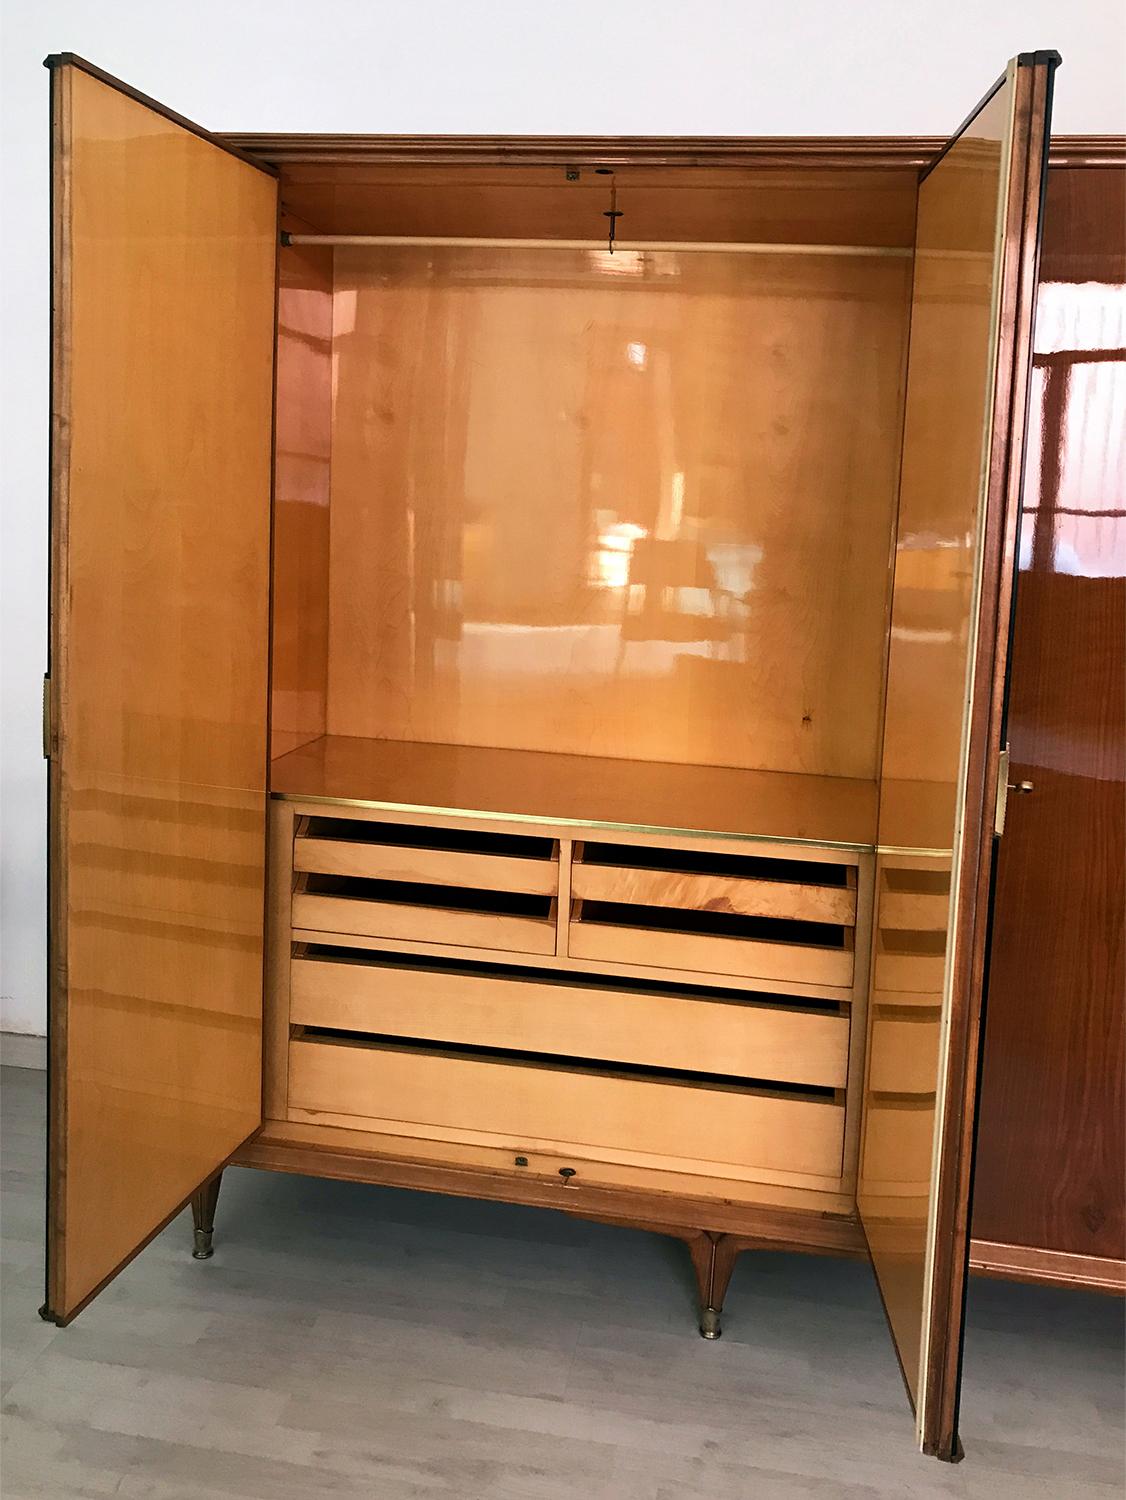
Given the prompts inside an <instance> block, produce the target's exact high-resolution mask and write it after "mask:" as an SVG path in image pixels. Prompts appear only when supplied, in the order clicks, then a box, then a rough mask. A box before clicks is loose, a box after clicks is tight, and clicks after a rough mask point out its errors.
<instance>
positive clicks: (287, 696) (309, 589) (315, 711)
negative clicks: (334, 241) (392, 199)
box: [270, 218, 332, 755]
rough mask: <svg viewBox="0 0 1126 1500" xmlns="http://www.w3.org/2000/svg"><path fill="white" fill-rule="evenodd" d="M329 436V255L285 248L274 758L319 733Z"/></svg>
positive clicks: (292, 224) (293, 223) (294, 224)
mask: <svg viewBox="0 0 1126 1500" xmlns="http://www.w3.org/2000/svg"><path fill="white" fill-rule="evenodd" d="M284 224H285V227H286V228H287V229H289V230H299V229H302V228H304V227H305V226H304V225H302V224H301V223H300V221H298V220H293V219H291V218H287V219H286V220H285V221H284ZM331 435H332V251H331V250H325V249H318V248H316V247H314V246H300V247H287V248H286V249H284V250H281V251H280V252H279V257H278V393H277V414H276V426H275V435H274V441H275V445H276V452H277V458H276V467H275V471H274V610H273V644H272V650H273V662H272V673H271V678H270V690H271V714H270V753H271V754H272V755H284V754H285V753H286V752H287V751H289V750H293V749H294V748H295V747H296V746H298V745H303V744H305V743H307V742H308V741H309V740H311V739H315V738H316V737H317V736H318V735H322V734H324V732H325V724H326V712H327V689H328V540H329V538H328V501H329V462H330V458H331V448H332V444H331Z"/></svg>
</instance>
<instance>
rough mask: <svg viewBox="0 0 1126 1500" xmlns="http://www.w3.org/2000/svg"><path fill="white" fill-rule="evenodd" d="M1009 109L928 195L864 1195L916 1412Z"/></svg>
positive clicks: (899, 571) (899, 556) (892, 674)
mask: <svg viewBox="0 0 1126 1500" xmlns="http://www.w3.org/2000/svg"><path fill="white" fill-rule="evenodd" d="M1012 102H1013V101H1012V90H1011V87H1009V86H1006V87H1004V88H1002V89H1001V90H1000V91H999V92H998V93H996V94H995V95H994V96H993V98H992V99H991V101H990V102H989V103H988V104H987V105H986V106H985V108H984V109H983V110H982V112H981V113H980V114H979V116H978V117H977V119H976V120H975V121H974V122H973V123H972V124H971V126H970V127H969V128H968V129H967V131H966V133H965V134H964V135H963V136H962V137H960V138H959V140H958V141H957V142H956V143H955V144H954V145H953V146H952V147H951V149H950V150H949V152H948V153H947V154H946V156H945V157H944V158H943V159H942V161H941V162H940V163H939V164H938V166H937V167H936V168H935V169H934V171H933V172H932V173H931V174H930V175H929V176H928V177H927V178H926V179H925V181H924V182H923V183H922V185H921V188H920V193H919V222H918V235H917V245H916V261H915V285H914V293H913V301H912V321H911V346H910V355H909V360H908V377H907V411H906V423H905V429H904V449H903V475H902V481H901V488H900V502H899V520H898V529H897V534H896V549H895V581H894V589H893V602H892V622H891V643H890V655H889V663H888V684H887V706H886V716H885V728H884V749H883V767H882V775H881V783H880V812H879V837H878V849H877V869H876V909H875V929H874V931H875V937H874V944H875V946H874V953H873V968H872V1000H873V1003H872V1005H871V1006H870V1008H869V1064H868V1067H869V1071H868V1083H867V1089H866V1097H865V1127H864V1135H863V1141H862V1147H861V1166H860V1184H859V1192H858V1198H859V1204H860V1210H861V1215H862V1219H863V1223H864V1227H865V1231H866V1233H867V1236H868V1242H869V1246H870V1248H871V1252H872V1259H873V1262H874V1264H875V1268H876V1274H877V1277H878V1279H879V1283H880V1288H881V1291H882V1293H883V1297H884V1302H885V1304H886V1307H887V1311H888V1316H889V1318H890V1321H891V1324H892V1330H893V1333H894V1336H895V1339H896V1343H897V1346H898V1348H899V1352H900V1356H901V1359H902V1363H903V1369H904V1375H905V1377H906V1380H907V1384H908V1387H909V1389H910V1391H911V1394H912V1397H913V1398H915V1399H916V1400H917V1399H918V1396H919V1391H920V1381H921V1371H920V1365H921V1358H922V1352H923V1351H922V1344H921V1339H922V1331H923V1326H924V1321H925V1303H926V1293H927V1288H926V1258H927V1240H928V1217H929V1210H930V1201H931V1184H932V1166H933V1152H934V1138H935V1117H936V1097H937V1090H938V1085H939V1072H940V1065H941V1035H942V1001H943V990H944V984H945V982H946V978H947V975H948V971H949V964H950V958H951V951H950V950H951V944H950V942H949V933H948V923H949V911H950V877H951V868H952V859H953V850H954V846H955V841H956V839H957V838H958V836H959V827H958V823H959V808H958V803H959V789H960V781H961V777H962V754H963V751H962V743H963V737H964V733H965V728H966V724H965V720H966V701H967V673H968V669H969V662H970V653H971V650H972V643H973V634H974V612H975V604H976V589H977V585H978V578H979V576H980V568H981V558H980V540H981V526H982V506H983V501H984V499H985V493H984V486H983V478H982V476H983V472H984V469H985V467H986V466H987V464H988V440H987V432H986V409H987V396H988V392H989V387H990V382H991V378H992V374H993V364H994V354H995V343H996V317H995V312H994V304H995V298H996V295H997V289H996V277H997V273H998V257H997V245H998V216H999V214H1000V213H1001V211H1002V208H1003V197H1002V191H1001V190H1002V183H1003V174H1004V173H1005V170H1006V161H1005V158H1006V151H1005V147H1004V144H1003V143H1004V140H1005V138H1006V137H1007V136H1008V133H1009V128H1010V115H1011V111H1012Z"/></svg>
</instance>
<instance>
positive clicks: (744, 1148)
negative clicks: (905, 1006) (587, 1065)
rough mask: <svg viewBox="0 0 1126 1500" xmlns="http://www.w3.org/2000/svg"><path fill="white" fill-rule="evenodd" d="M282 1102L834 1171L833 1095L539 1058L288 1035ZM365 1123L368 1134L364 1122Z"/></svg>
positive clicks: (306, 1112) (294, 1107)
mask: <svg viewBox="0 0 1126 1500" xmlns="http://www.w3.org/2000/svg"><path fill="white" fill-rule="evenodd" d="M289 1105H290V1110H291V1111H296V1112H297V1115H298V1117H299V1118H309V1117H312V1116H315V1115H316V1114H317V1113H326V1114H331V1115H335V1116H339V1115H341V1114H347V1115H351V1116H354V1117H356V1119H357V1122H360V1121H368V1122H370V1121H380V1122H383V1123H384V1124H385V1126H389V1125H390V1124H391V1123H394V1124H395V1125H396V1127H398V1129H399V1133H405V1134H409V1133H410V1131H409V1127H410V1126H411V1125H412V1124H413V1125H416V1126H420V1127H421V1126H438V1127H442V1128H444V1129H451V1130H467V1131H487V1132H491V1133H493V1134H498V1135H506V1136H509V1137H510V1138H512V1139H513V1140H514V1141H515V1142H517V1143H519V1142H520V1141H525V1142H529V1143H530V1142H532V1141H537V1140H538V1141H555V1142H561V1143H566V1144H568V1145H572V1146H576V1147H578V1146H582V1145H587V1146H592V1147H600V1148H604V1149H612V1150H617V1151H623V1152H626V1151H629V1152H641V1153H646V1154H648V1155H651V1156H654V1157H661V1158H666V1159H667V1160H669V1161H670V1162H671V1161H677V1162H684V1161H692V1162H696V1163H708V1162H712V1163H716V1164H717V1165H724V1164H727V1165H731V1166H733V1167H744V1168H758V1169H760V1170H764V1171H767V1170H769V1171H782V1172H793V1173H805V1174H811V1175H816V1176H819V1177H834V1176H839V1174H840V1170H841V1157H842V1148H843V1137H844V1107H843V1105H841V1104H839V1103H837V1102H836V1099H835V1098H834V1096H832V1095H829V1096H827V1097H825V1098H823V1099H822V1098H810V1097H808V1096H802V1095H797V1094H791V1095H788V1094H785V1093H781V1092H773V1093H771V1092H767V1091H757V1090H750V1089H744V1088H734V1087H713V1086H705V1085H702V1084H693V1083H689V1082H685V1081H676V1082H666V1081H664V1080H654V1079H650V1078H635V1077H630V1076H629V1075H628V1074H610V1073H602V1072H596V1071H593V1070H592V1071H590V1072H587V1071H584V1070H582V1069H580V1068H553V1067H549V1066H546V1065H544V1064H542V1063H539V1062H534V1063H533V1062H523V1061H512V1060H507V1059H501V1058H496V1059H493V1058H488V1057H485V1056H482V1055H478V1056H463V1055H458V1054H456V1053H450V1052H444V1053H443V1052H430V1051H423V1050H419V1049H414V1048H407V1047H398V1046H379V1045H371V1044H366V1043H360V1042H341V1041H337V1042H326V1041H314V1040H302V1039H295V1040H294V1041H293V1043H292V1045H291V1047H290V1072H289ZM369 1128H370V1127H369Z"/></svg>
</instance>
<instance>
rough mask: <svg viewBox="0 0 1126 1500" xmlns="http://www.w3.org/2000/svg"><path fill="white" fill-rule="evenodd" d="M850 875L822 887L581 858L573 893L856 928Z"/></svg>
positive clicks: (853, 884)
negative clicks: (594, 862) (599, 862)
mask: <svg viewBox="0 0 1126 1500" xmlns="http://www.w3.org/2000/svg"><path fill="white" fill-rule="evenodd" d="M762 863H765V861H762ZM809 869H810V871H811V874H815V873H816V870H817V866H816V865H814V864H811V865H810V866H809ZM849 873H850V874H851V875H853V877H854V878H853V879H852V880H851V882H850V883H848V884H845V885H818V884H816V883H815V882H814V881H813V880H812V879H811V880H810V881H809V882H808V883H798V882H795V881H791V880H768V879H758V880H755V879H744V878H740V877H733V876H729V875H722V874H698V873H694V872H692V871H675V870H661V869H644V868H633V869H631V868H628V867H625V866H620V865H613V864H591V863H589V862H588V861H587V860H586V859H577V860H576V861H575V864H574V867H573V869H572V872H571V894H572V895H573V896H577V897H580V898H585V899H587V900H589V901H614V902H621V903H624V904H629V905H636V906H665V907H672V908H679V909H681V910H684V911H705V912H726V913H728V914H730V915H732V916H746V917H774V918H781V919H784V920H790V921H796V922H828V923H835V924H838V925H841V926H848V927H854V926H855V925H856V881H855V871H850V872H849Z"/></svg>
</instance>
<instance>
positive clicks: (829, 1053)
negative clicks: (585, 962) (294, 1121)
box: [290, 950, 849, 1088]
mask: <svg viewBox="0 0 1126 1500" xmlns="http://www.w3.org/2000/svg"><path fill="white" fill-rule="evenodd" d="M290 1019H291V1020H292V1021H293V1022H294V1023H295V1024H298V1025H304V1026H316V1027H326V1028H332V1029H335V1030H338V1031H363V1032H369V1033H378V1034H382V1035H385V1036H401V1037H414V1038H426V1039H427V1040H429V1041H436V1042H456V1043H463V1044H471V1045H477V1046H483V1047H489V1048H493V1049H516V1050H520V1051H529V1052H544V1053H557V1054H560V1055H563V1056H570V1057H586V1058H594V1059H599V1060H604V1061H613V1062H623V1063H635V1064H643V1065H648V1066H653V1067H661V1068H672V1069H676V1070H680V1071H685V1072H700V1073H716V1074H727V1075H733V1076H736V1077H740V1078H755V1079H769V1080H771V1081H775V1082H780V1083H798V1084H805V1085H811V1086H821V1087H827V1088H841V1087H843V1086H844V1084H845V1080H846V1077H847V1072H848V1035H849V1020H848V1016H847V1014H845V1013H843V1012H842V1011H841V1010H839V1009H837V1008H830V1007H826V1006H821V1007H817V1006H812V1007H810V1008H806V1009H802V1008H801V1007H799V1006H795V1005H787V1004H781V1003H769V1002H763V1001H757V1002H756V1001H754V1000H751V999H743V998H740V997H738V996H735V995H731V994H727V993H724V992H722V991H708V990H705V989H700V988H699V987H697V988H691V989H690V988H681V987H676V986H673V985H647V986H635V985H626V984H624V983H619V984H614V983H613V982H612V981H603V980H600V979H592V980H591V981H589V982H584V980H583V977H582V976H580V975H574V974H569V975H567V976H565V977H564V976H561V975H559V974H558V973H556V974H554V975H553V974H551V973H543V974H540V973H538V972H537V971H535V970H530V971H529V970H513V969H509V970H507V971H503V972H499V973H498V972H489V971H488V970H485V969H482V968H480V967H474V966H472V965H470V964H453V963H427V961H426V960H425V959H418V960H411V959H405V958H397V957H392V956H382V957H379V958H377V957H375V956H374V955H370V954H363V955H361V954H356V955H354V956H349V957H343V956H341V955H339V954H334V953H332V952H331V951H330V950H321V951H320V952H314V953H313V954H312V955H306V956H304V957H300V958H296V959H294V961H293V965H292V969H291V987H290Z"/></svg>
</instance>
